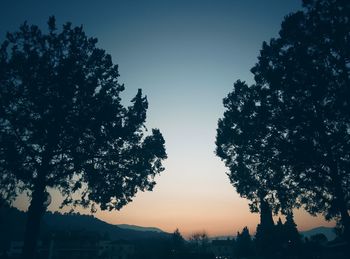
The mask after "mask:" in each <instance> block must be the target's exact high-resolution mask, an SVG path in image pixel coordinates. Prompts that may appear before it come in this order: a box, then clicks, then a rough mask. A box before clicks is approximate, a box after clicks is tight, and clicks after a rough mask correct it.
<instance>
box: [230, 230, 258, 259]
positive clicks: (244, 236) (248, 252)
mask: <svg viewBox="0 0 350 259" xmlns="http://www.w3.org/2000/svg"><path fill="white" fill-rule="evenodd" d="M235 254H236V256H237V258H246V257H250V256H252V255H253V254H254V250H253V242H252V238H251V236H250V233H249V229H248V227H244V228H243V230H242V232H241V233H240V232H237V237H236V247H235Z"/></svg>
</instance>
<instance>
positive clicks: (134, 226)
mask: <svg viewBox="0 0 350 259" xmlns="http://www.w3.org/2000/svg"><path fill="white" fill-rule="evenodd" d="M116 226H117V227H119V228H122V229H130V230H136V231H152V232H158V233H164V231H163V230H161V229H159V228H155V227H141V226H136V225H129V224H118V225H116Z"/></svg>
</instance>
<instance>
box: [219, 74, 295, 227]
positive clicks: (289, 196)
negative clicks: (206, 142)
mask: <svg viewBox="0 0 350 259" xmlns="http://www.w3.org/2000/svg"><path fill="white" fill-rule="evenodd" d="M258 90H259V88H258V87H257V86H256V85H251V86H248V85H247V84H246V83H245V82H242V81H239V80H238V81H237V82H235V83H234V85H233V90H232V92H231V93H229V94H228V96H227V97H226V98H224V100H223V103H224V107H225V108H226V110H225V112H224V116H223V118H222V119H220V120H219V122H218V128H217V136H216V154H217V156H219V157H220V158H221V159H222V160H223V161H224V162H225V165H226V167H227V168H228V169H229V172H228V173H227V174H228V176H229V179H230V181H231V183H232V185H233V186H234V187H235V188H236V190H237V192H238V193H239V194H240V195H241V196H242V197H244V198H247V199H248V200H250V201H251V203H250V209H251V211H252V212H257V211H260V213H264V217H267V218H268V217H270V218H271V219H272V215H271V210H273V211H274V212H278V211H282V212H285V211H287V210H289V209H291V208H293V207H295V206H298V203H297V199H296V197H297V192H296V190H295V189H296V186H293V185H290V184H288V177H286V175H288V172H289V167H287V166H284V165H283V164H282V163H281V161H279V160H280V159H281V156H280V151H279V149H278V148H279V147H278V146H277V145H276V143H278V141H277V139H278V138H280V135H279V132H278V131H277V130H276V126H275V125H274V124H273V122H274V116H275V113H274V110H273V108H274V105H275V100H272V99H271V98H269V96H268V95H267V92H264V91H261V92H260V91H258ZM267 214H270V216H269V215H267ZM261 224H264V222H261ZM272 225H273V223H272Z"/></svg>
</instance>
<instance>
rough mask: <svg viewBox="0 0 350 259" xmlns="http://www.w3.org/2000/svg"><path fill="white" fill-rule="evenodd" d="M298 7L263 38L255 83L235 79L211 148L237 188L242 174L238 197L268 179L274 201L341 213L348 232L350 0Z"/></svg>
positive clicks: (320, 0) (313, 0)
mask: <svg viewBox="0 0 350 259" xmlns="http://www.w3.org/2000/svg"><path fill="white" fill-rule="evenodd" d="M303 7H304V10H303V11H299V12H296V13H293V14H290V15H288V16H287V17H286V18H285V19H284V21H283V23H282V26H281V30H280V32H279V37H277V38H273V39H271V40H270V42H269V43H266V42H264V43H263V46H262V50H261V52H260V56H259V57H258V63H257V64H256V65H255V66H254V67H253V68H252V70H251V71H252V73H253V74H254V79H255V83H254V84H253V85H251V86H247V85H245V86H244V87H243V86H242V83H241V82H237V83H236V84H235V85H234V91H233V92H232V93H231V94H230V95H229V96H228V97H227V99H226V101H224V105H225V107H226V109H227V110H226V112H225V114H224V118H223V119H222V120H220V121H219V126H218V135H217V154H218V156H220V157H221V158H222V159H223V160H224V161H225V163H226V165H227V166H228V167H229V169H230V173H229V175H230V177H231V178H233V177H234V182H233V183H234V185H235V186H241V183H242V185H244V184H243V182H242V179H243V178H244V181H245V182H246V185H247V186H248V187H245V189H243V190H241V189H239V188H237V187H236V188H237V190H238V192H239V193H240V194H241V195H242V194H243V195H244V196H246V197H248V198H251V197H250V196H251V195H252V193H254V192H256V191H257V190H258V188H259V187H260V186H261V185H260V183H264V182H266V183H270V185H269V186H266V185H263V188H266V190H267V191H269V192H272V193H275V194H277V195H276V197H277V199H269V201H270V202H272V204H278V203H280V204H282V205H283V204H288V206H287V208H288V207H293V206H298V204H299V203H301V204H303V205H304V207H305V208H306V210H307V211H309V212H310V213H311V214H315V213H323V214H324V215H325V217H326V219H332V218H336V219H340V222H341V224H343V225H344V227H345V228H344V229H345V232H346V233H347V234H346V235H347V237H348V238H349V233H350V220H349V213H348V210H349V209H350V192H349V191H350V172H349V169H350V166H349V165H350V156H349V154H350V117H349V116H350V113H349V111H350V106H349V105H350V102H349V100H350V88H349V86H350V17H349V14H350V3H349V2H348V1H342V0H340V1H338V0H305V1H303ZM240 88H243V89H244V91H243V94H240V93H239V94H237V91H240V90H238V89H240ZM241 96H244V98H242V97H241ZM232 98H233V99H235V100H236V102H235V103H234V102H228V101H227V100H228V99H232ZM239 107H242V108H239ZM231 118H232V119H231ZM236 125H237V126H236ZM234 131H237V132H234ZM232 132H233V133H232ZM250 138H251V139H250ZM250 143H253V144H254V143H258V144H257V145H253V144H252V145H250ZM247 144H248V146H247ZM241 150H243V151H242V152H241V155H240V154H239V152H240V151H241ZM244 157H245V158H244ZM231 161H232V162H231ZM270 162H271V163H270ZM239 163H241V166H240V167H238V166H237V165H238V164H239ZM231 164H233V166H231ZM266 165H268V168H266V167H265V166H266ZM270 169H271V170H270ZM242 175H243V176H242ZM261 175H263V176H261ZM251 179H253V181H252V180H251ZM256 179H258V181H256ZM261 179H263V180H261ZM265 179H266V180H265ZM231 181H232V179H231ZM281 183H282V185H281ZM249 188H250V190H249ZM246 193H247V194H246ZM290 194H292V195H290ZM249 195H250V196H249ZM281 201H283V202H282V203H281Z"/></svg>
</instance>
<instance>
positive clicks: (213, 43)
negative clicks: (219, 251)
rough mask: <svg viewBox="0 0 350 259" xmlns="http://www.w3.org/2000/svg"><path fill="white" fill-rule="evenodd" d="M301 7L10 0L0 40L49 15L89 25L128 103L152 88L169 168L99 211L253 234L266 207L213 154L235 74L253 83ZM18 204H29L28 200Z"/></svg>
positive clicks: (152, 111)
mask: <svg viewBox="0 0 350 259" xmlns="http://www.w3.org/2000/svg"><path fill="white" fill-rule="evenodd" d="M300 8H301V1H300V0H283V1H281V0H244V1H242V0H211V1H209V0H173V1H170V0H159V1H154V0H149V1H146V0H143V1H142V0H139V1H137V0H124V1H112V0H110V1H92V0H91V1H90V0H84V1H82V0H81V1H77V0H76V1H73V0H70V1H68V0H59V1H58V0H57V1H48V0H47V1H44V0H42V1H36V0H31V1H28V0H22V1H19V0H12V1H2V2H1V9H0V39H1V41H2V40H3V39H4V35H5V33H6V31H14V30H16V29H17V28H18V27H19V25H20V24H21V23H22V22H23V21H25V20H27V21H28V23H29V24H36V25H39V26H40V27H41V28H46V22H47V20H48V17H49V16H51V15H55V16H56V20H57V23H58V24H59V25H62V23H64V22H66V21H71V22H72V23H73V25H83V26H84V29H85V32H86V33H87V34H88V35H89V36H92V37H97V38H98V39H99V43H98V46H99V47H101V48H103V49H105V50H106V51H107V52H108V53H110V54H111V55H112V58H113V62H114V63H116V64H119V69H120V75H121V76H120V82H121V83H124V84H125V87H126V90H125V92H124V94H123V95H122V98H123V102H124V103H125V104H128V101H130V99H131V98H132V97H133V95H135V94H136V92H137V89H138V88H142V90H143V92H144V94H146V95H147V97H148V101H149V110H148V117H147V127H148V128H149V129H151V128H155V127H156V128H159V129H160V130H161V132H162V133H163V136H164V138H165V141H166V149H167V153H168V157H169V158H168V159H167V160H166V161H165V164H164V165H165V168H166V170H165V171H164V172H163V173H162V174H161V175H159V176H158V177H157V178H156V181H157V185H156V186H155V188H154V191H153V192H147V193H143V192H140V193H138V194H137V196H136V197H135V198H134V200H133V202H132V203H130V204H129V205H127V206H125V207H124V208H123V209H122V210H121V211H115V212H100V211H99V212H97V213H96V215H95V216H96V217H98V218H100V219H101V220H104V221H107V222H109V223H113V224H121V223H125V224H134V225H140V226H153V227H159V228H161V229H162V230H165V231H168V232H172V231H174V230H175V229H176V228H179V229H180V231H181V232H182V233H183V234H185V235H186V236H188V235H189V234H191V233H193V232H195V231H202V230H205V231H206V232H207V233H208V234H209V235H211V236H214V235H230V234H232V235H233V234H235V233H236V232H237V231H240V230H241V229H242V228H243V227H244V226H248V227H249V229H250V230H251V232H253V233H254V232H255V229H256V224H257V223H258V220H259V215H258V214H251V213H250V212H249V208H248V202H247V201H246V200H245V199H243V198H240V197H239V195H238V194H237V193H236V192H235V190H234V188H233V187H232V186H231V185H230V183H229V179H228V177H227V176H226V174H225V172H226V168H225V167H224V165H223V162H222V161H220V159H219V158H218V157H216V156H215V154H214V150H215V135H216V127H217V121H218V119H219V118H220V117H221V116H222V114H223V111H224V109H223V105H222V99H223V98H224V97H225V96H226V95H227V94H228V93H229V92H230V91H231V89H232V84H233V82H234V81H236V80H237V79H241V80H244V81H247V82H249V83H251V82H252V80H253V78H252V74H251V73H250V72H249V70H250V68H251V67H252V66H253V65H254V64H255V63H256V62H257V56H258V54H259V50H260V48H261V45H262V42H263V41H264V40H265V41H268V40H269V39H270V38H271V37H275V36H277V35H278V31H279V28H280V24H281V22H282V20H283V17H284V16H285V15H287V14H288V13H290V12H292V11H296V10H298V9H300ZM52 196H53V203H52V204H51V205H50V207H49V209H51V210H56V209H57V207H58V204H59V201H60V198H59V196H58V195H57V194H56V193H55V192H53V195H52ZM15 205H16V206H17V207H19V208H21V209H26V208H27V206H28V204H27V202H25V199H23V198H21V199H19V200H18V201H16V203H15ZM295 217H296V223H297V224H298V227H299V229H300V230H305V229H309V228H312V227H315V226H319V225H334V223H333V222H324V221H323V219H322V217H311V216H309V215H308V214H307V213H305V212H303V211H297V212H296V215H295Z"/></svg>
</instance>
